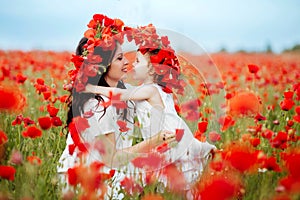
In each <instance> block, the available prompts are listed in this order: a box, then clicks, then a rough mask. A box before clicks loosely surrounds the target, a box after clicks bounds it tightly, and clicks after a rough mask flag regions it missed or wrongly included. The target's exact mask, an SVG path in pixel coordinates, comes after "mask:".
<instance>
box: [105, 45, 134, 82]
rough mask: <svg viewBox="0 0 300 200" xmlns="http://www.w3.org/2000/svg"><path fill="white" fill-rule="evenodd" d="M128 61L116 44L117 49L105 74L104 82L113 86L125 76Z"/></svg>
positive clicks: (119, 46)
mask: <svg viewBox="0 0 300 200" xmlns="http://www.w3.org/2000/svg"><path fill="white" fill-rule="evenodd" d="M127 65H128V60H127V58H126V57H125V56H124V54H123V51H122V48H121V45H120V44H117V49H116V52H115V55H114V57H113V58H112V61H111V65H110V67H109V70H108V72H107V74H106V77H105V78H106V79H105V80H106V81H107V83H108V84H109V85H110V86H114V84H115V83H117V82H118V81H120V80H121V79H123V78H126V75H127Z"/></svg>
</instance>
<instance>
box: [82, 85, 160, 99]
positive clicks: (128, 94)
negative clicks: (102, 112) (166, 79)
mask: <svg viewBox="0 0 300 200" xmlns="http://www.w3.org/2000/svg"><path fill="white" fill-rule="evenodd" d="M85 90H86V92H91V93H94V94H100V95H104V96H107V97H109V96H110V94H111V93H112V94H114V95H117V94H120V95H121V96H120V100H121V101H126V100H137V101H138V100H147V99H149V98H151V97H152V95H153V94H154V93H155V88H154V87H153V86H150V85H143V86H139V87H132V88H130V89H120V88H115V87H103V86H96V85H91V84H87V85H86V87H85Z"/></svg>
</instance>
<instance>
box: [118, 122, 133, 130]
mask: <svg viewBox="0 0 300 200" xmlns="http://www.w3.org/2000/svg"><path fill="white" fill-rule="evenodd" d="M117 124H118V126H119V131H120V132H127V131H128V130H130V128H128V127H127V123H126V122H125V121H122V120H118V121H117Z"/></svg>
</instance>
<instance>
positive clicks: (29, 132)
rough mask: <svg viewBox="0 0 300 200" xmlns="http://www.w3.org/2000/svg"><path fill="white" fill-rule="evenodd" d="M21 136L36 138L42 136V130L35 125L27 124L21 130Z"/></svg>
mask: <svg viewBox="0 0 300 200" xmlns="http://www.w3.org/2000/svg"><path fill="white" fill-rule="evenodd" d="M22 135H23V137H30V138H33V139H34V138H37V137H41V136H42V131H41V130H40V129H38V128H37V127H35V126H29V127H28V128H27V129H26V130H25V131H23V132H22Z"/></svg>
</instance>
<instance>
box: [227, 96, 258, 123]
mask: <svg viewBox="0 0 300 200" xmlns="http://www.w3.org/2000/svg"><path fill="white" fill-rule="evenodd" d="M261 108H262V107H261V101H260V99H259V98H258V97H257V96H256V95H255V94H254V93H253V92H239V93H237V94H236V95H234V97H232V98H231V99H230V100H229V102H228V112H229V114H230V115H231V116H233V117H235V116H236V117H238V116H255V115H257V114H258V113H259V112H260V111H261Z"/></svg>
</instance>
